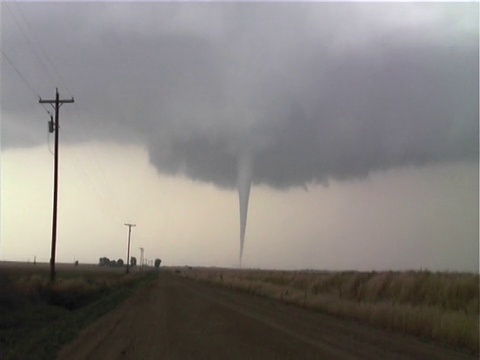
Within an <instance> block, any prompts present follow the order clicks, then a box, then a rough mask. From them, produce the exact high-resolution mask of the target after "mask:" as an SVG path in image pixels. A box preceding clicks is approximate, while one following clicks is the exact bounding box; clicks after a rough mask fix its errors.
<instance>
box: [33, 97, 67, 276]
mask: <svg viewBox="0 0 480 360" xmlns="http://www.w3.org/2000/svg"><path fill="white" fill-rule="evenodd" d="M73 101H74V100H73V97H72V98H71V99H62V100H60V96H59V95H58V88H57V89H55V99H54V100H42V99H41V98H40V100H39V103H40V104H50V105H52V106H53V108H54V109H55V121H53V120H50V123H49V131H50V132H55V154H54V170H53V171H54V172H53V221H52V254H51V257H50V280H51V281H52V282H54V281H55V249H56V245H57V200H58V130H59V129H60V117H59V110H60V106H62V104H64V103H73Z"/></svg>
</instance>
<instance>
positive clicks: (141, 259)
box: [140, 247, 145, 271]
mask: <svg viewBox="0 0 480 360" xmlns="http://www.w3.org/2000/svg"><path fill="white" fill-rule="evenodd" d="M144 250H145V249H144V248H143V247H141V248H140V270H142V271H143V252H144Z"/></svg>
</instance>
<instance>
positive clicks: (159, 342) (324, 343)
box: [58, 273, 476, 360]
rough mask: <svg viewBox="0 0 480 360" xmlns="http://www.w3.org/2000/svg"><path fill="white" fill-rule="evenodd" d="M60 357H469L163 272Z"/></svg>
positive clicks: (82, 336)
mask: <svg viewBox="0 0 480 360" xmlns="http://www.w3.org/2000/svg"><path fill="white" fill-rule="evenodd" d="M58 358H59V359H69V360H72V359H102V360H104V359H135V360H137V359H262V360H264V359H476V357H473V356H469V355H467V354H465V353H463V352H457V351H455V350H454V349H449V348H445V347H442V346H440V345H437V344H432V343H426V342H422V341H420V340H418V339H415V338H412V337H406V336H401V335H397V334H390V333H386V332H384V331H381V330H377V329H372V328H370V327H368V326H363V325H360V324H355V323H351V322H347V321H341V320H338V319H336V318H333V317H330V316H326V315H322V314H318V313H313V312H311V311H307V310H304V309H299V308H295V307H293V306H288V305H284V304H281V303H278V302H276V301H273V300H268V299H264V298H260V297H257V296H253V295H248V294H244V293H238V292H234V291H230V290H228V289H221V288H217V287H212V286H209V285H205V284H202V283H198V282H195V281H193V280H187V279H183V278H180V277H179V276H175V275H173V274H170V273H161V274H160V275H159V280H158V282H156V283H154V284H152V285H151V286H148V287H145V288H142V289H140V290H139V291H138V292H137V293H136V294H135V295H134V296H132V297H131V298H130V299H129V300H127V301H126V302H125V303H124V304H122V305H121V306H120V307H119V308H117V309H116V310H114V311H113V312H111V313H110V314H108V315H107V316H105V317H103V318H102V319H100V320H99V321H98V322H96V323H95V324H93V325H92V326H90V327H89V328H87V329H85V330H84V331H83V332H82V333H81V334H80V336H79V337H78V338H77V339H76V340H75V341H74V342H73V343H72V344H69V345H68V346H66V347H65V348H63V349H62V351H61V352H60V353H59V357H58Z"/></svg>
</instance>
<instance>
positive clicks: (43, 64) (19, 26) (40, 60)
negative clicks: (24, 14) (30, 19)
mask: <svg viewBox="0 0 480 360" xmlns="http://www.w3.org/2000/svg"><path fill="white" fill-rule="evenodd" d="M5 6H6V8H7V9H8V12H9V13H10V15H12V19H13V20H14V22H15V24H16V25H17V27H18V29H19V30H20V32H21V33H22V35H23V37H24V38H25V40H27V43H28V45H30V46H31V48H32V49H33V54H34V55H35V57H36V58H37V60H38V62H39V63H40V64H41V65H42V67H43V69H44V70H45V73H46V75H47V77H48V78H49V79H50V81H51V82H52V85H53V86H55V85H56V84H55V80H53V77H52V76H51V74H50V71H49V70H48V67H47V66H46V65H45V63H44V62H43V60H42V59H41V58H40V56H39V55H38V52H37V50H36V48H35V46H34V45H33V43H32V42H31V41H30V38H29V36H28V34H27V32H26V31H25V30H24V29H23V27H22V26H21V25H20V22H19V21H18V19H17V17H16V15H14V13H13V11H12V10H11V9H10V7H9V6H7V3H5ZM17 8H18V6H17ZM18 9H19V8H18ZM32 33H33V32H32Z"/></svg>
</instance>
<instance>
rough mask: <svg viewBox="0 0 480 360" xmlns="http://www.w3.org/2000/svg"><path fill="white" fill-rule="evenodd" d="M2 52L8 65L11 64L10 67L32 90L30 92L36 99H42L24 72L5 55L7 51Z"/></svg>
mask: <svg viewBox="0 0 480 360" xmlns="http://www.w3.org/2000/svg"><path fill="white" fill-rule="evenodd" d="M0 51H1V52H2V55H3V58H5V59H6V60H7V61H8V63H9V64H10V66H11V67H12V68H13V70H15V72H16V73H17V75H18V76H19V77H20V79H22V81H23V82H24V84H25V85H26V86H27V87H28V89H29V90H30V92H31V93H32V94H33V95H35V97H38V98H39V97H40V95H38V91H35V89H34V88H33V86H32V85H31V84H30V83H29V82H28V81H27V79H26V78H25V77H24V76H23V74H22V72H21V71H20V70H19V69H18V68H17V67H16V66H15V64H14V63H13V61H12V60H11V59H10V58H9V57H8V56H7V54H6V53H5V51H4V50H3V49H1V48H0Z"/></svg>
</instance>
